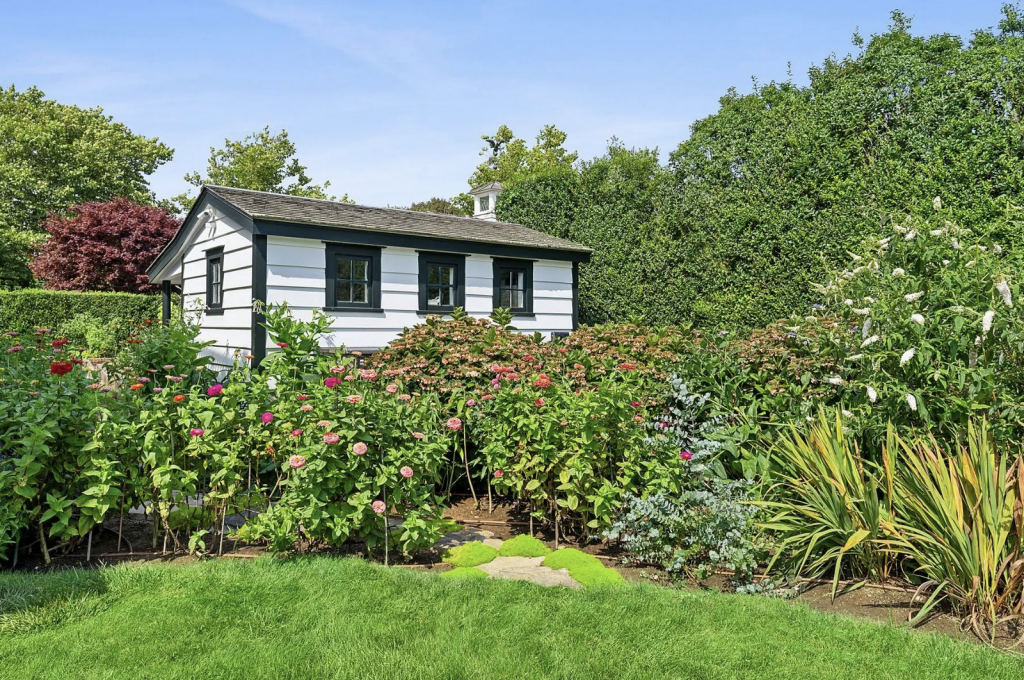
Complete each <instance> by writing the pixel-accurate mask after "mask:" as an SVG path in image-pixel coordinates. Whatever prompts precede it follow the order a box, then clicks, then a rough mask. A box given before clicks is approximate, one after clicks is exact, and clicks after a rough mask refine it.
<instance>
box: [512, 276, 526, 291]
mask: <svg viewBox="0 0 1024 680" xmlns="http://www.w3.org/2000/svg"><path fill="white" fill-rule="evenodd" d="M509 279H510V280H511V282H512V284H511V286H509V287H510V288H515V289H517V290H523V289H524V288H526V285H525V284H526V277H525V276H524V275H523V272H510V273H509Z"/></svg>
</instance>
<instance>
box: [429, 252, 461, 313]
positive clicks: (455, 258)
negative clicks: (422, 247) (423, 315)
mask: <svg viewBox="0 0 1024 680" xmlns="http://www.w3.org/2000/svg"><path fill="white" fill-rule="evenodd" d="M465 278H466V256H465V255H449V254H446V253H424V252H421V253H420V280H419V288H420V311H421V312H429V313H435V312H438V313H445V312H451V311H453V310H454V309H455V308H456V307H465V305H466V286H465Z"/></svg>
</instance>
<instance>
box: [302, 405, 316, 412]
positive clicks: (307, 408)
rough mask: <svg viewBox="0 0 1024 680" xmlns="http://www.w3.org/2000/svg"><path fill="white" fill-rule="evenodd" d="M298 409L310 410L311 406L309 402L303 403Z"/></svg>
mask: <svg viewBox="0 0 1024 680" xmlns="http://www.w3.org/2000/svg"><path fill="white" fill-rule="evenodd" d="M299 410H300V411H312V410H313V407H312V406H310V405H309V404H303V405H302V406H300V407H299Z"/></svg>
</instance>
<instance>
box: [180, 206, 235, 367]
mask: <svg viewBox="0 0 1024 680" xmlns="http://www.w3.org/2000/svg"><path fill="white" fill-rule="evenodd" d="M217 247H223V248H224V260H223V263H224V276H223V281H224V296H223V300H224V313H223V314H217V315H212V316H211V315H207V314H205V313H203V314H202V326H203V328H202V332H201V333H200V335H199V337H200V339H201V340H204V341H209V340H212V341H213V342H214V344H213V345H212V346H210V347H208V348H206V349H205V350H204V354H206V355H208V356H212V357H213V363H214V364H215V365H217V366H219V367H225V366H230V365H231V364H232V362H233V361H234V359H235V353H236V352H237V353H240V354H248V353H249V352H250V351H251V349H252V348H251V345H252V234H250V233H249V232H248V231H247V230H245V229H244V228H242V226H241V225H239V224H237V223H236V222H235V221H234V220H233V219H231V218H230V217H228V216H227V215H224V214H223V213H220V212H219V211H215V212H214V216H213V217H212V218H211V219H210V220H209V221H208V222H207V223H206V224H205V225H204V226H203V229H202V232H201V233H200V234H199V236H198V238H196V240H195V241H194V242H193V243H192V246H191V247H190V248H189V249H188V250H187V251H186V252H185V256H184V268H183V269H182V294H183V297H184V302H185V309H186V310H191V309H195V308H200V309H205V307H206V252H205V251H207V250H210V249H211V248H217Z"/></svg>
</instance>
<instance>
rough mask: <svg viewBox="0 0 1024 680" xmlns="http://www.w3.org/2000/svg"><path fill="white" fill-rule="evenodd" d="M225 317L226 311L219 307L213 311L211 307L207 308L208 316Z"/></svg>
mask: <svg viewBox="0 0 1024 680" xmlns="http://www.w3.org/2000/svg"><path fill="white" fill-rule="evenodd" d="M223 315H224V310H223V309H221V308H220V307H217V308H216V309H211V308H209V307H207V308H206V316H223Z"/></svg>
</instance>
